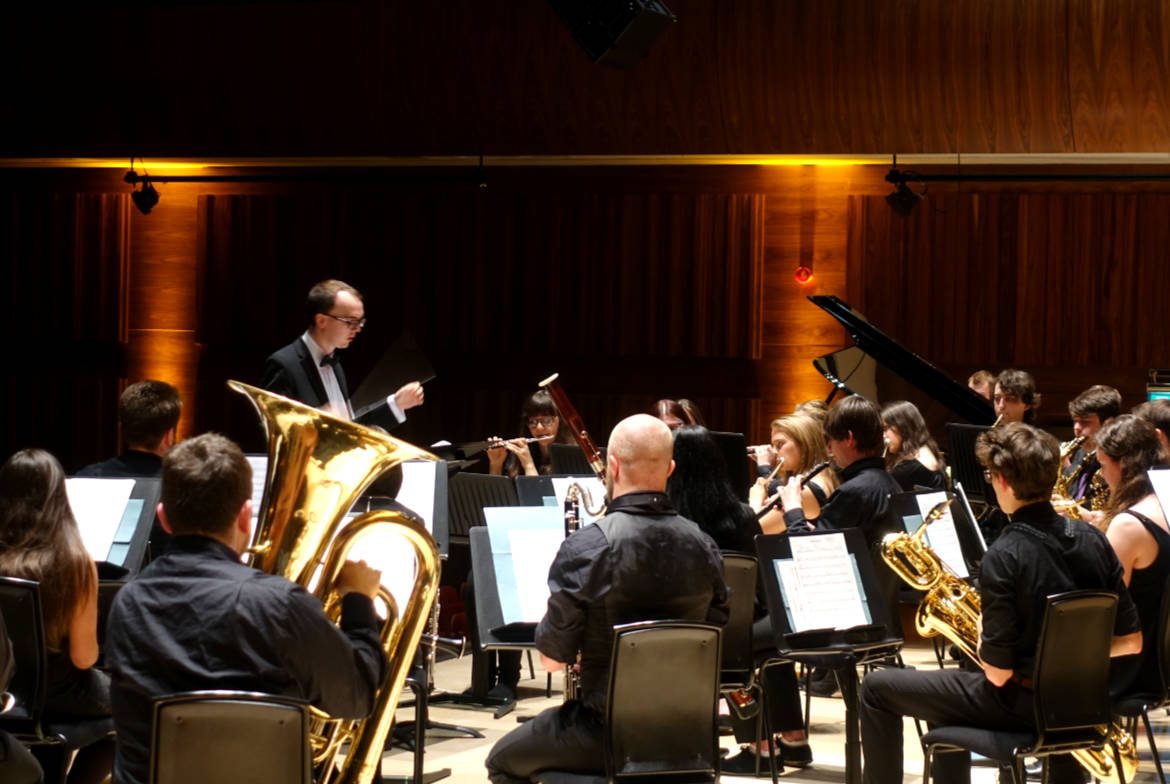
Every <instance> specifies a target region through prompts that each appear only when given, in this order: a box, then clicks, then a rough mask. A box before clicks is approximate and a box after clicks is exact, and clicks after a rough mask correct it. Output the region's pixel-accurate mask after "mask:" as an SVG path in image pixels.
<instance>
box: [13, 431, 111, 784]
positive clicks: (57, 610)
mask: <svg viewBox="0 0 1170 784" xmlns="http://www.w3.org/2000/svg"><path fill="white" fill-rule="evenodd" d="M0 574H2V575H4V576H6V577H20V578H23V579H25V580H36V581H38V582H39V583H40V591H41V607H42V614H43V617H44V628H45V644H46V647H47V648H48V657H47V667H48V694H47V695H46V699H45V714H46V716H47V717H52V718H97V717H104V716H109V715H110V679H109V677H108V676H107V675H106V674H105V673H103V672H100V671H98V670H96V669H94V668H93V665H94V663H95V662H97V658H98V639H97V587H98V586H97V582H98V579H97V566H96V565H95V564H94V562H93V559H92V558H91V557H90V555H89V553H88V552H87V551H86V549H85V545H84V544H83V543H82V540H81V532H80V531H79V530H78V528H77V521H76V520H75V519H74V517H73V510H72V509H70V507H69V499H68V497H67V496H66V494H65V472H64V470H62V468H61V464H60V463H59V462H57V458H55V457H53V456H52V455H51V454H49V453H48V452H46V451H44V450H42V449H23V450H21V451H19V452H17V453H16V454H14V455H13V456H12V457H10V458H9V459H8V461H7V462H5V463H4V465H3V466H0ZM107 747H108V748H107ZM45 749H46V751H47V752H48V753H46V754H44V755H42V754H38V757H39V758H40V760H41V764H42V765H43V766H44V767H45V780H46V781H54V780H57V779H55V778H54V772H55V771H54V770H53V768H54V766H63V765H64V763H65V760H64V759H62V758H61V755H60V753H59V752H58V753H55V754H54V753H52V752H54V751H55V749H56V747H53V746H49V747H45ZM112 752H113V744H112V743H111V742H110V741H105V740H103V741H99V742H98V743H95V744H93V745H91V746H88V747H86V748H84V749H82V750H81V751H80V752H79V754H78V757H77V759H76V760H75V761H74V763H73V766H72V769H71V770H70V773H69V781H70V782H79V781H100V780H101V779H102V778H104V776H105V775H106V774H108V773H109V772H110V770H111V769H112V766H113V753H112Z"/></svg>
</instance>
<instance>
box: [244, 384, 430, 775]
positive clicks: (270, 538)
mask: <svg viewBox="0 0 1170 784" xmlns="http://www.w3.org/2000/svg"><path fill="white" fill-rule="evenodd" d="M228 387H229V388H231V389H232V390H234V391H236V392H239V393H240V394H242V395H244V396H245V397H247V398H248V399H249V400H250V401H251V402H252V405H253V406H254V407H255V408H256V411H257V413H258V414H259V415H260V420H261V423H262V424H263V426H264V431H265V433H266V435H267V438H268V473H267V477H266V481H265V485H264V499H263V501H262V502H261V505H260V510H259V512H258V521H257V524H256V529H255V531H254V532H253V534H252V545H251V547H249V550H248V552H249V554H250V557H251V564H252V566H254V567H256V568H258V569H260V570H262V571H264V572H268V573H269V574H278V575H280V576H282V577H285V578H287V579H288V580H291V581H292V582H295V583H298V584H300V585H302V586H304V587H305V589H306V590H311V591H312V592H313V593H314V594H315V595H316V596H317V598H318V599H320V600H321V603H322V605H323V606H324V607H325V612H326V614H327V615H328V616H329V617H330V618H332V619H333V620H334V621H337V619H338V618H339V617H340V604H341V603H340V597H338V596H336V594H335V593H334V591H333V586H334V584H335V582H336V578H337V575H338V573H339V572H340V571H341V568H342V566H343V565H344V564H345V561H346V557H347V556H348V554H349V552H350V550H351V549H352V547H353V546H354V544H355V543H356V542H357V541H358V540H359V539H360V538H361V537H362V536H363V535H364V534H367V533H369V532H370V531H372V530H377V529H381V530H387V531H390V532H392V533H394V534H395V535H397V536H399V537H401V538H403V539H405V540H406V541H407V542H408V543H409V544H410V546H411V548H412V549H413V550H414V555H415V561H416V564H417V567H416V570H415V579H414V586H413V588H412V591H411V595H410V599H409V601H408V602H407V604H406V607H404V608H402V612H401V616H400V617H399V613H398V608H397V606H396V604H395V602H394V599H393V597H392V596H390V594H389V592H388V591H387V590H386V589H385V588H384V587H383V588H382V590H381V591H380V593H379V598H380V599H381V600H382V601H383V602H384V603H385V604H386V606H387V607H388V608H389V616H390V617H389V618H387V620H386V623H385V624H383V628H382V631H381V640H382V646H383V648H384V650H385V651H386V655H387V657H388V658H389V660H390V667H389V672H388V674H387V676H386V680H385V681H384V682H383V683H382V685H381V686H380V687H379V689H378V691H377V694H376V695H375V698H374V708H373V710H372V711H371V713H370V715H369V716H367V717H366V718H365V719H362V720H360V721H357V722H353V721H341V720H336V719H331V718H330V717H329V716H327V715H326V714H325V713H323V712H322V711H319V710H317V709H313V722H312V725H313V726H312V738H311V740H312V743H313V764H314V766H315V767H320V768H321V769H322V770H323V771H324V773H323V774H322V776H321V778H320V781H321V782H322V783H325V782H328V783H329V784H370V783H371V782H372V781H373V779H374V777H375V775H376V773H377V770H378V763H379V761H380V760H381V757H382V750H383V746H384V744H385V741H386V736H387V734H388V733H389V732H390V728H391V725H392V724H393V722H394V710H395V708H396V707H397V706H398V697H399V695H400V694H401V692H402V687H403V684H404V683H405V681H406V676H407V674H408V673H409V671H410V664H411V659H412V657H413V655H414V651H415V648H416V647H417V646H418V642H419V639H420V638H421V636H422V634H423V632H424V630H425V628H426V623H427V620H428V616H429V613H430V608H431V604H432V603H433V601H434V599H435V595H436V594H437V593H438V590H439V553H438V548H437V546H436V545H435V541H434V539H432V538H431V536H430V534H429V533H427V531H426V529H425V528H423V527H422V526H421V525H419V524H418V523H416V522H414V521H413V520H411V519H410V518H408V517H407V516H406V515H403V514H401V513H399V512H387V511H378V512H369V513H367V514H364V515H361V516H360V517H357V518H355V519H354V520H353V521H351V522H350V523H349V524H348V525H345V526H344V527H342V524H343V523H344V521H345V516H346V513H347V512H348V511H349V509H350V507H351V506H353V503H354V501H356V500H357V499H358V497H360V496H361V494H362V492H363V491H364V490H365V489H366V488H367V487H368V486H369V485H370V483H371V482H373V481H374V479H376V478H377V477H378V475H380V474H381V473H383V472H384V471H386V470H388V469H390V468H392V467H394V466H396V465H398V464H399V463H402V462H405V461H407V460H417V459H422V460H437V459H438V458H437V457H435V456H434V455H432V454H431V453H429V452H427V451H425V450H422V449H419V448H417V447H415V446H413V445H411V444H408V443H406V442H405V441H400V440H399V439H396V438H393V437H391V436H389V435H386V434H384V433H381V432H379V431H377V430H372V429H370V428H366V427H363V426H361V425H358V424H355V423H353V422H350V421H348V420H345V419H339V418H337V417H334V416H330V415H328V414H324V413H322V412H321V411H318V410H317V409H315V408H312V407H310V406H307V405H305V404H303V403H299V402H297V401H295V400H290V399H288V398H286V397H282V396H281V395H277V394H273V393H272V392H267V391H265V390H263V389H258V388H257V387H253V386H249V385H248V384H243V383H240V382H239V381H229V382H228ZM314 581H315V588H314ZM347 744H348V752H347V753H346V756H345V758H344V760H343V761H342V762H341V765H340V767H338V766H337V765H336V761H337V758H338V756H339V754H340V750H341V749H342V748H343V747H344V746H346V745H347Z"/></svg>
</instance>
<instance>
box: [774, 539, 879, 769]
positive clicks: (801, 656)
mask: <svg viewBox="0 0 1170 784" xmlns="http://www.w3.org/2000/svg"><path fill="white" fill-rule="evenodd" d="M810 536H844V538H845V547H846V549H847V550H848V553H849V555H850V556H851V558H852V561H853V564H854V566H855V570H856V579H857V580H858V581H859V587H860V590H861V597H862V601H863V603H864V607H865V609H866V611H867V612H868V615H869V623H868V624H865V625H861V626H857V627H855V628H851V629H843V630H833V629H811V630H809V629H806V630H795V629H793V628H792V624H791V622H790V621H789V613H788V609H787V608H788V602H787V600H786V598H785V596H786V595H785V592H784V590H783V589H782V588H781V582H780V578H779V576H778V574H777V569H776V562H777V561H789V560H791V559H792V545H791V540H792V539H794V538H804V537H810ZM756 553H757V555H758V556H759V559H760V576H761V577H762V579H763V581H764V591H765V593H766V595H767V600H768V613H769V615H770V616H771V619H772V633H773V635H774V636H775V640H776V650H777V656H776V657H775V658H773V659H771V660H770V661H769V662H765V664H764V665H763V666H764V667H765V668H766V667H767V666H768V665H769V663H784V662H800V663H802V664H804V665H806V666H812V665H815V666H818V667H827V668H829V669H831V670H833V671H834V673H835V674H836V677H837V682H838V683H839V684H840V686H841V698H842V700H843V701H844V703H845V782H846V784H860V783H861V726H860V717H859V715H858V711H857V690H858V686H859V681H858V678H857V666H858V665H860V664H867V663H870V662H874V661H878V660H881V659H886V658H888V657H889V656H892V655H894V654H896V653H897V652H898V650H899V649H900V648H901V647H902V638H901V637H893V636H891V635H890V632H889V629H888V618H887V617H886V615H887V613H886V606H885V601H884V599H883V598H882V595H881V590H880V589H879V587H878V583H877V576H876V574H875V573H874V568H873V563H872V562H871V557H870V553H869V548H868V547H867V546H866V543H865V536H864V534H863V533H862V532H861V529H859V528H849V529H846V530H844V531H813V532H810V533H805V534H771V535H761V536H757V537H756ZM822 589H823V586H821V585H812V586H808V590H809V591H810V592H817V591H820V590H822ZM769 731H770V728H769Z"/></svg>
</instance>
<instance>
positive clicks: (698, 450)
mask: <svg viewBox="0 0 1170 784" xmlns="http://www.w3.org/2000/svg"><path fill="white" fill-rule="evenodd" d="M666 494H667V495H668V496H669V497H670V501H671V503H672V504H674V508H675V509H677V510H678V513H679V514H681V515H682V516H683V517H685V518H687V519H688V520H693V521H695V522H696V523H698V525H699V528H702V529H703V531H704V532H705V533H706V534H707V535H708V536H710V537H711V538H712V539H714V540H715V544H717V545H719V549H720V550H737V551H740V552H747V553H751V552H755V545H754V543H753V542H752V539H753V538H754V537H755V535H756V534H758V533H760V525H759V523H758V522H756V515H755V512H753V511H752V509H751V507H750V506H748V505H747V504H745V503H743V502H742V501H740V500H739V499H738V498H736V497H735V492H734V491H733V490H732V489H731V481H730V480H729V479H728V475H727V461H726V460H725V459H724V457H723V453H722V451H720V449H719V446H718V444H716V443H715V439H713V438H711V434H710V432H708V430H707V428H705V427H702V426H700V425H682V426H681V427H679V428H677V429H676V430H675V431H674V473H672V474H671V475H670V478H669V479H668V480H667V481H666Z"/></svg>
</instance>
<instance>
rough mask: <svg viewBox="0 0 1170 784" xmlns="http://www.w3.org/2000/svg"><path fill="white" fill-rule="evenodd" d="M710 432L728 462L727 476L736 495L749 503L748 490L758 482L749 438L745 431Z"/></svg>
mask: <svg viewBox="0 0 1170 784" xmlns="http://www.w3.org/2000/svg"><path fill="white" fill-rule="evenodd" d="M709 432H710V433H711V438H712V439H714V441H715V444H716V446H718V447H719V451H720V452H721V453H722V454H723V460H724V462H726V463H727V478H728V479H729V480H730V481H731V489H732V490H734V491H735V497H736V498H738V499H739V500H741V501H743V502H744V503H747V500H748V492H749V491H750V490H751V489H752V485H753V484H755V482H756V477H755V463H753V462H752V461H751V460H749V459H748V456H747V439H746V438H744V435H743V433H723V432H720V431H718V430H711V431H709Z"/></svg>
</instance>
